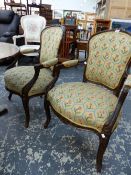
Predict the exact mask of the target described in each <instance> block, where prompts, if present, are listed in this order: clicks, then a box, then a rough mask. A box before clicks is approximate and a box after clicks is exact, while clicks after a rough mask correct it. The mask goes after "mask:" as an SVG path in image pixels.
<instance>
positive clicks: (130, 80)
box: [124, 74, 131, 88]
mask: <svg viewBox="0 0 131 175" xmlns="http://www.w3.org/2000/svg"><path fill="white" fill-rule="evenodd" d="M124 85H125V86H126V87H128V88H131V74H130V75H128V77H127V79H126V81H125V83H124Z"/></svg>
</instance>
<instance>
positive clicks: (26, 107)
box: [5, 26, 62, 128]
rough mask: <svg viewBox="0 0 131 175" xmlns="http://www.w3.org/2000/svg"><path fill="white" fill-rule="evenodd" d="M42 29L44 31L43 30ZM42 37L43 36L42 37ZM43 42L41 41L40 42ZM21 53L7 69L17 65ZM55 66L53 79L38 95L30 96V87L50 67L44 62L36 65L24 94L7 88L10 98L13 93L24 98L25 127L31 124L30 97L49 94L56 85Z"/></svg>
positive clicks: (57, 74) (57, 73) (56, 72)
mask: <svg viewBox="0 0 131 175" xmlns="http://www.w3.org/2000/svg"><path fill="white" fill-rule="evenodd" d="M51 27H55V26H51ZM57 27H60V26H57ZM48 28H50V27H46V28H44V29H43V31H45V30H47V29H48ZM43 31H42V32H43ZM40 38H41V37H40ZM61 42H62V39H61V41H60V43H61ZM40 43H41V42H40ZM40 50H41V44H40ZM21 55H22V54H21V53H19V55H18V56H17V57H16V58H15V60H14V62H13V63H12V64H11V65H10V66H9V67H8V68H7V69H10V68H12V67H14V66H15V65H16V62H17V61H18V60H19V59H21ZM39 62H40V56H39ZM55 66H56V65H54V69H53V71H52V76H53V80H52V81H51V82H50V83H49V84H48V86H47V87H46V88H45V89H44V90H43V92H42V93H39V94H36V95H31V96H28V93H29V91H30V89H31V88H32V87H33V85H34V84H35V82H36V80H37V79H38V77H39V73H40V70H41V69H43V68H48V67H46V66H44V65H43V64H40V63H39V64H36V65H34V70H35V73H34V76H33V77H32V79H31V80H30V81H29V82H28V83H27V84H26V85H25V86H24V87H23V88H22V95H21V94H20V93H18V92H15V91H12V90H10V89H8V88H7V87H5V88H6V90H7V91H9V96H8V99H9V100H11V97H12V95H13V94H16V95H18V96H20V97H21V99H22V103H23V107H24V110H25V127H26V128H28V126H29V121H30V112H29V100H30V98H32V97H36V96H41V97H42V96H43V95H45V94H47V92H48V91H49V90H50V89H51V88H53V87H54V85H55V82H56V81H57V79H58V77H59V72H58V71H57V70H56V69H55Z"/></svg>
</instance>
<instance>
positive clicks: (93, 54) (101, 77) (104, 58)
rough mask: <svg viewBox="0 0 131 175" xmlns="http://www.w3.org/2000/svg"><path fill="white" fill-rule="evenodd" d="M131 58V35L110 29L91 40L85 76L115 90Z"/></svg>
mask: <svg viewBox="0 0 131 175" xmlns="http://www.w3.org/2000/svg"><path fill="white" fill-rule="evenodd" d="M130 58H131V37H130V36H129V35H128V34H127V33H124V32H120V31H110V32H104V33H102V34H96V35H94V36H93V37H92V38H91V39H90V41H89V57H88V61H87V67H86V70H85V78H86V79H87V80H89V81H93V82H96V83H99V84H102V85H105V86H106V87H108V88H110V89H112V90H115V89H116V88H117V87H118V86H119V85H120V83H121V81H122V76H123V74H124V72H125V68H126V66H127V65H128V63H129V61H130Z"/></svg>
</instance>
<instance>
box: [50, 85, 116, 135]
mask: <svg viewBox="0 0 131 175" xmlns="http://www.w3.org/2000/svg"><path fill="white" fill-rule="evenodd" d="M48 100H49V101H50V103H51V105H52V107H53V108H54V109H55V111H56V112H58V113H59V114H61V115H62V116H63V117H64V118H66V119H67V120H69V121H70V122H72V123H74V124H77V125H79V126H83V127H87V128H91V129H95V130H97V131H98V132H100V133H101V131H102V127H103V125H104V124H105V122H106V121H107V120H108V119H109V118H110V117H111V114H112V112H113V111H114V109H115V107H116V104H117V101H118V99H117V97H116V96H115V95H113V94H112V93H111V92H110V91H108V90H106V89H105V88H103V87H101V86H97V85H95V84H92V83H82V82H75V83H64V84H61V85H57V86H56V87H54V88H53V89H52V90H51V91H49V93H48Z"/></svg>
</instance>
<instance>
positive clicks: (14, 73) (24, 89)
mask: <svg viewBox="0 0 131 175" xmlns="http://www.w3.org/2000/svg"><path fill="white" fill-rule="evenodd" d="M62 35H63V30H62V28H61V27H48V28H45V29H44V30H43V31H42V33H41V46H40V58H39V62H40V64H37V65H35V66H19V67H14V68H11V69H9V70H7V71H6V72H5V77H4V78H5V87H6V89H7V90H8V91H9V92H10V95H9V99H11V96H12V94H13V93H14V94H17V95H19V96H20V97H21V98H22V102H23V106H24V109H25V114H26V121H25V127H28V126H29V120H30V114H29V99H30V98H31V97H33V96H42V95H43V94H45V93H46V91H47V88H50V87H53V86H54V83H55V82H56V80H57V78H58V76H57V74H55V73H53V70H52V69H50V67H51V66H54V65H55V64H57V62H58V59H57V52H58V49H59V45H60V41H61V39H62ZM16 61H17V60H16ZM14 64H15V63H14Z"/></svg>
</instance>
